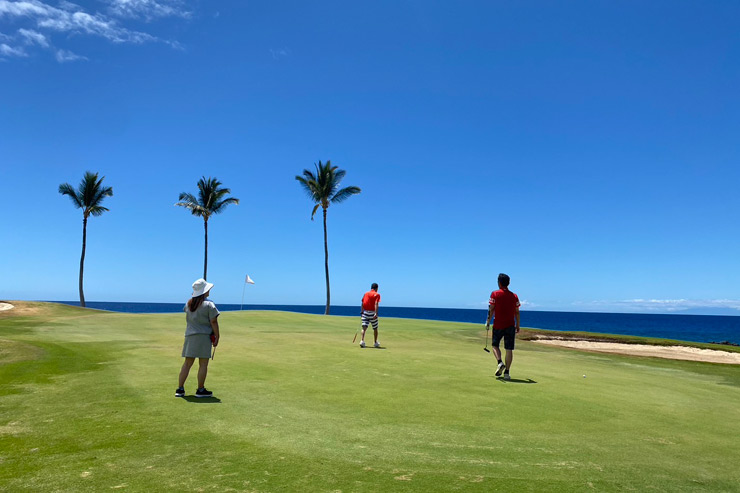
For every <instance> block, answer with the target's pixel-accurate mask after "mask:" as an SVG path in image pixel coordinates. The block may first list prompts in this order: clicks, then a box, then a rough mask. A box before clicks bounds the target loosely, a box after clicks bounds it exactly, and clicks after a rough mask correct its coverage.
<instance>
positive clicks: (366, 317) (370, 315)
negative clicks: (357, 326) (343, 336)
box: [362, 310, 378, 330]
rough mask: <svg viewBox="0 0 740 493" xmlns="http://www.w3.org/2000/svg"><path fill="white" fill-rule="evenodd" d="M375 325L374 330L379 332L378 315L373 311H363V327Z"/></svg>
mask: <svg viewBox="0 0 740 493" xmlns="http://www.w3.org/2000/svg"><path fill="white" fill-rule="evenodd" d="M370 323H372V324H373V330H378V314H377V313H375V311H373V310H362V326H363V327H367V326H368V324H370Z"/></svg>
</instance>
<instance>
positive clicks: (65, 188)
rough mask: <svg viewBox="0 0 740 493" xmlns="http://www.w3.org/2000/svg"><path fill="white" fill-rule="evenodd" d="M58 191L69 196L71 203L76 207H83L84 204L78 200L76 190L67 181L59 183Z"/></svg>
mask: <svg viewBox="0 0 740 493" xmlns="http://www.w3.org/2000/svg"><path fill="white" fill-rule="evenodd" d="M59 193H61V194H62V195H67V196H69V198H70V200H72V203H73V204H74V205H75V207H77V208H78V209H82V207H84V205H83V204H82V202H81V201H80V198H79V197H78V196H77V192H76V191H75V189H74V188H73V187H72V185H70V184H69V183H62V184H61V185H59Z"/></svg>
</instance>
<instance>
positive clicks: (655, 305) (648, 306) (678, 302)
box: [573, 299, 740, 313]
mask: <svg viewBox="0 0 740 493" xmlns="http://www.w3.org/2000/svg"><path fill="white" fill-rule="evenodd" d="M573 305H574V306H577V307H578V308H582V309H588V310H589V311H596V310H603V311H619V312H625V311H627V312H647V313H651V312H652V313H671V312H681V311H685V310H717V309H719V310H737V311H739V312H740V300H729V299H716V300H690V299H669V300H661V299H632V300H617V301H591V302H588V303H584V302H576V303H574V304H573Z"/></svg>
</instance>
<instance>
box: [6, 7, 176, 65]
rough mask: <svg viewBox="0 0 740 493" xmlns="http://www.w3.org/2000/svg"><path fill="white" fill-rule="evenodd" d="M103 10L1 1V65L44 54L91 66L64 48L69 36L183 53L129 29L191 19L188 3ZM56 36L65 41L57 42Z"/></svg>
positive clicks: (82, 57)
mask: <svg viewBox="0 0 740 493" xmlns="http://www.w3.org/2000/svg"><path fill="white" fill-rule="evenodd" d="M100 4H101V6H102V7H103V10H102V11H96V12H90V11H86V10H85V9H84V8H83V7H81V6H79V5H77V4H74V3H71V2H68V1H65V0H62V1H61V2H59V3H57V4H56V6H55V5H52V4H51V3H49V2H44V1H41V0H17V1H11V0H0V60H2V59H4V60H8V59H11V58H19V57H29V56H33V55H35V54H38V53H44V52H50V53H51V54H52V55H53V56H54V57H55V59H56V60H57V61H58V62H60V63H64V62H71V61H79V60H87V57H85V56H84V55H81V54H77V53H73V52H72V51H70V50H68V49H66V48H64V47H61V46H58V43H60V42H61V43H63V42H64V41H65V40H66V39H67V37H68V36H69V35H81V36H91V37H97V38H102V39H105V40H107V41H108V42H112V43H128V44H143V43H151V42H162V43H166V44H169V45H171V46H173V47H178V46H179V45H178V44H177V43H176V42H172V41H167V40H162V39H159V38H158V37H156V36H154V35H152V34H150V33H147V32H142V31H138V30H134V29H131V28H129V27H127V26H126V24H127V23H128V22H130V21H142V20H143V21H146V22H147V23H149V22H151V21H153V20H156V19H159V18H163V17H178V18H189V17H190V16H191V12H190V11H188V10H187V9H186V4H185V1H184V0H101V1H100ZM138 24H140V22H139V23H138ZM60 34H64V35H65V36H59V35H60ZM54 36H56V37H57V38H59V39H54V40H53V38H54Z"/></svg>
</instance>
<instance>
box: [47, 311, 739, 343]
mask: <svg viewBox="0 0 740 493" xmlns="http://www.w3.org/2000/svg"><path fill="white" fill-rule="evenodd" d="M214 301H216V300H214ZM55 303H63V304H67V305H75V306H79V305H80V304H79V302H73V301H57V302H55ZM86 304H87V307H88V308H95V309H98V310H108V311H113V312H125V313H177V312H180V311H182V308H183V306H184V303H126V302H113V301H111V302H106V301H88V302H87V303H86ZM217 306H218V309H219V310H221V311H235V310H239V309H240V306H241V305H229V304H220V303H217ZM244 310H277V311H288V312H299V313H313V314H323V313H324V306H323V305H251V304H250V305H244ZM331 314H332V316H333V315H339V316H357V317H358V318H359V314H360V309H359V307H357V306H332V307H331ZM380 316H381V317H396V318H416V319H422V320H441V321H446V322H470V323H476V324H481V326H483V324H484V323H485V321H486V310H485V309H477V310H475V309H465V308H404V307H392V306H388V307H386V306H384V307H381V309H380ZM381 320H382V318H381ZM381 323H382V322H381ZM521 324H522V327H531V328H537V329H547V330H559V331H580V332H596V333H601V334H621V335H632V336H642V337H658V338H662V339H674V340H678V341H691V342H717V343H722V342H729V343H733V344H740V316H723V315H655V314H637V313H590V312H588V313H587V312H548V311H531V310H530V311H522V312H521Z"/></svg>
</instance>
